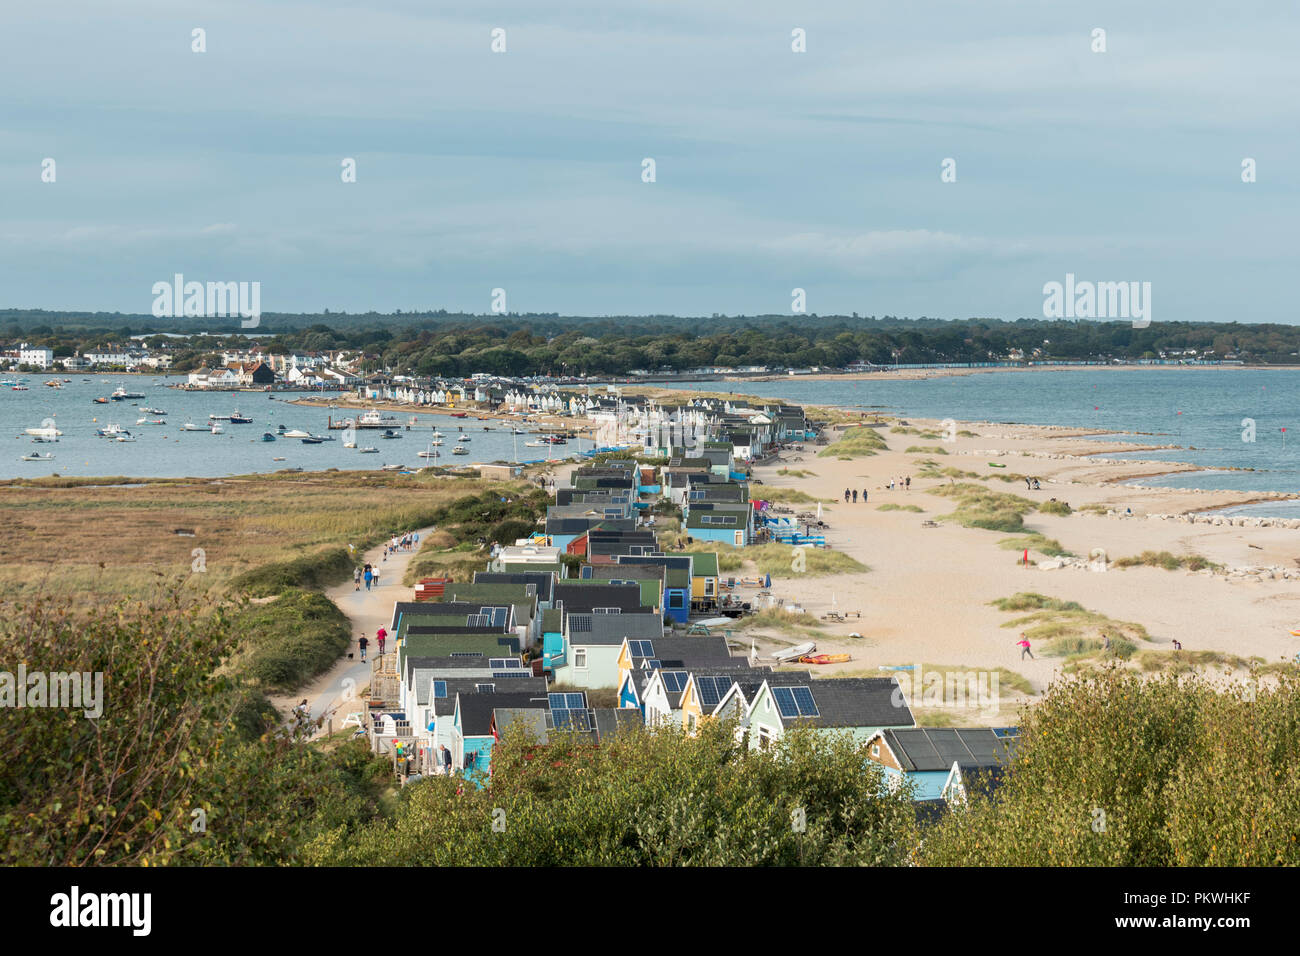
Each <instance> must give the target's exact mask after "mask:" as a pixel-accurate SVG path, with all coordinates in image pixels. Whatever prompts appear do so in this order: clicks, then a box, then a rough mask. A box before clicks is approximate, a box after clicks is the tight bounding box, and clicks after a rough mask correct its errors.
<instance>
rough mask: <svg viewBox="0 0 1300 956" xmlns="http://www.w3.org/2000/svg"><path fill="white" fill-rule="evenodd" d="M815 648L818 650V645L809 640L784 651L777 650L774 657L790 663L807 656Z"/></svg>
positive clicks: (784, 662) (783, 662)
mask: <svg viewBox="0 0 1300 956" xmlns="http://www.w3.org/2000/svg"><path fill="white" fill-rule="evenodd" d="M815 650H817V645H816V644H815V643H814V642H812V641H808V642H807V643H806V644H796V645H795V646H794V647H787V648H786V649H785V650H783V651H777V652H776V653H775V654H773V655H772V657H773V658H774V659H775V660H778V661H780V662H781V663H782V664H789V663H793V662H794V661H797V660H799V658H801V657H807V656H808V655H809V654H811V653H812V652H813V651H815Z"/></svg>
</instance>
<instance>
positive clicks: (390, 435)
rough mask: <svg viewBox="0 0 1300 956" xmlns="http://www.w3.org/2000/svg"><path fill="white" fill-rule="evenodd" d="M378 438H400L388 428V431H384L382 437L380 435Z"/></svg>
mask: <svg viewBox="0 0 1300 956" xmlns="http://www.w3.org/2000/svg"><path fill="white" fill-rule="evenodd" d="M379 437H380V438H401V437H402V436H401V435H399V434H397V432H395V431H393V430H392V429H391V428H390V429H388V430H387V431H385V432H384V433H383V434H382V435H380V436H379Z"/></svg>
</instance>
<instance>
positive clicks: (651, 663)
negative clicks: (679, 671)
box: [641, 657, 664, 671]
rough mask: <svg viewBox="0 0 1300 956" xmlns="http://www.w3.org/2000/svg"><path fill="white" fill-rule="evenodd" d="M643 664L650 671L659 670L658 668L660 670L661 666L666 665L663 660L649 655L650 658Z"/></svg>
mask: <svg viewBox="0 0 1300 956" xmlns="http://www.w3.org/2000/svg"><path fill="white" fill-rule="evenodd" d="M641 666H642V667H644V668H645V669H646V670H648V671H657V670H659V669H660V668H661V667H663V666H664V665H663V662H662V661H660V660H658V659H657V658H654V657H648V658H646V660H645V661H644V662H643V663H642V664H641Z"/></svg>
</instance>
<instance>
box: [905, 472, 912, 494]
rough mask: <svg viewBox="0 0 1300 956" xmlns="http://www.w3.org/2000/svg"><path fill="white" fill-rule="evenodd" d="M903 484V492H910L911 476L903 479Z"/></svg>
mask: <svg viewBox="0 0 1300 956" xmlns="http://www.w3.org/2000/svg"><path fill="white" fill-rule="evenodd" d="M903 484H904V485H905V490H906V491H911V490H912V476H911V475H908V476H907V478H906V479H904V481H903Z"/></svg>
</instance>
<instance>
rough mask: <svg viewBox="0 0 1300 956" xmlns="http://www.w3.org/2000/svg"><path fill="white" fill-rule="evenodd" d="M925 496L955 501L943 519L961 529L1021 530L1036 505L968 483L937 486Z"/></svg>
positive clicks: (1009, 531) (1016, 496)
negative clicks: (936, 496)
mask: <svg viewBox="0 0 1300 956" xmlns="http://www.w3.org/2000/svg"><path fill="white" fill-rule="evenodd" d="M928 493H929V494H932V495H938V496H939V497H941V498H952V499H954V500H956V502H957V510H956V511H954V512H953V513H952V514H948V515H943V516H942V518H943V520H951V521H956V522H957V523H958V524H960V525H962V526H963V527H966V528H982V529H984V530H986V531H1005V532H1008V533H1017V532H1020V531H1023V530H1024V528H1025V520H1024V515H1026V514H1028V513H1029V512H1031V511H1033V510H1034V509H1035V508H1036V507H1037V505H1036V503H1035V502H1033V501H1030V500H1029V499H1028V498H1021V497H1020V496H1019V495H1011V494H1007V493H1005V492H1000V491H990V490H989V489H987V488H985V487H984V486H983V485H977V484H974V483H971V482H962V483H960V484H952V485H940V486H939V487H938V488H931V489H929V492H928Z"/></svg>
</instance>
